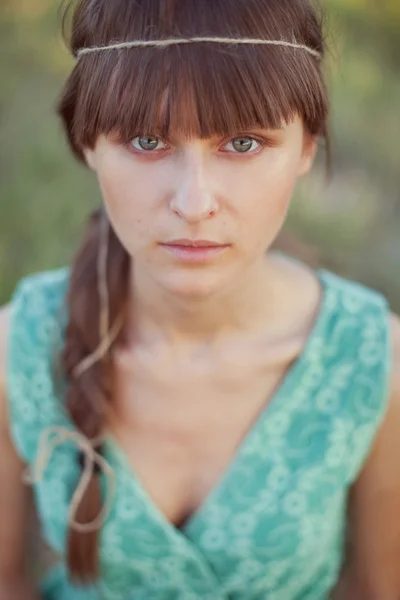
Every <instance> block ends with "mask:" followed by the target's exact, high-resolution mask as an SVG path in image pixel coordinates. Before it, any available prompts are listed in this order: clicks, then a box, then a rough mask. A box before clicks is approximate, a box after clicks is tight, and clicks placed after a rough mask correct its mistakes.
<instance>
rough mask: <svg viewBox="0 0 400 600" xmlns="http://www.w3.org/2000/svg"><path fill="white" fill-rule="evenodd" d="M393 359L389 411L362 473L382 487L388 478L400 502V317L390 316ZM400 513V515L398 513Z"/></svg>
mask: <svg viewBox="0 0 400 600" xmlns="http://www.w3.org/2000/svg"><path fill="white" fill-rule="evenodd" d="M389 339H390V347H389V352H390V361H389V378H388V379H389V381H388V398H387V405H386V411H385V413H384V415H383V419H382V422H381V425H380V428H379V430H378V433H377V436H376V439H375V442H374V445H373V448H372V451H371V454H370V456H369V459H368V461H367V463H366V465H365V468H364V471H363V473H362V475H361V480H362V482H363V484H366V485H367V486H368V487H370V488H373V489H375V490H376V491H378V490H379V486H380V485H381V484H382V482H383V480H384V479H385V478H386V479H387V481H388V482H389V481H390V485H391V486H394V487H395V488H396V489H398V500H399V502H400V477H399V467H398V465H399V463H400V435H399V433H400V317H399V316H397V315H395V314H393V313H391V314H390V316H389ZM399 516H400V514H399Z"/></svg>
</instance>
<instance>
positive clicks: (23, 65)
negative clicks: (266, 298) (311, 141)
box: [0, 0, 400, 312]
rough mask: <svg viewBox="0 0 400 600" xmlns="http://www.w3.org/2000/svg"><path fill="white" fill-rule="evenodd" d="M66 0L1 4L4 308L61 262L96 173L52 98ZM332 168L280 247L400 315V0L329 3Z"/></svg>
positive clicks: (311, 180) (303, 203)
mask: <svg viewBox="0 0 400 600" xmlns="http://www.w3.org/2000/svg"><path fill="white" fill-rule="evenodd" d="M58 5H59V0H0V304H1V303H3V302H6V301H7V300H8V299H9V297H10V294H11V293H12V290H13V288H14V286H15V284H16V282H17V281H18V279H19V278H20V277H21V276H23V275H24V274H26V273H29V272H32V271H40V270H44V269H48V268H53V267H58V266H61V265H64V264H66V263H67V262H68V261H69V260H70V258H71V256H72V254H73V252H74V250H75V248H76V245H77V243H78V240H79V236H80V234H81V231H82V227H83V223H84V221H85V217H86V215H87V214H88V212H89V211H90V210H91V209H92V208H93V207H94V206H96V205H98V204H99V203H100V194H99V191H98V188H97V185H96V182H95V180H94V177H93V176H92V175H91V174H90V173H89V172H88V171H87V170H86V169H84V168H83V167H81V166H79V165H77V164H76V163H75V162H74V161H73V159H72V158H71V156H70V154H69V151H68V149H67V147H66V144H65V141H64V138H63V134H62V131H61V127H60V125H59V123H58V121H57V119H56V117H55V115H54V105H55V102H56V99H57V96H58V94H59V91H60V88H61V86H62V82H63V81H64V79H65V77H66V76H67V74H68V72H69V71H70V69H71V67H72V64H73V63H72V59H71V58H70V57H69V55H68V53H67V51H66V50H65V48H64V46H63V43H62V40H61V36H60V32H59V22H58V18H57V9H58ZM324 5H326V8H327V10H328V15H329V19H328V27H329V33H328V43H329V44H330V47H331V52H330V57H329V60H328V63H327V77H328V84H329V88H330V89H331V98H332V122H331V128H332V146H333V174H332V179H331V180H330V182H329V183H327V181H326V177H325V171H324V156H323V153H322V152H321V153H320V159H319V160H318V162H317V165H316V167H315V169H314V171H313V173H312V174H311V175H310V176H309V177H307V178H306V179H305V180H304V181H303V182H302V183H301V185H300V186H299V188H298V190H297V193H296V195H295V198H294V201H293V206H292V210H291V213H290V216H289V220H288V224H287V227H286V231H287V232H288V234H289V235H290V236H294V240H293V239H292V241H289V242H286V243H285V247H286V248H288V250H289V251H290V252H293V253H294V254H300V255H301V256H304V257H306V258H307V260H308V259H309V260H311V261H313V260H315V259H316V260H317V261H318V262H319V263H320V264H321V265H322V266H324V267H327V268H330V269H332V270H334V271H336V272H338V273H340V274H342V275H344V276H347V277H350V278H352V279H356V280H358V281H361V282H363V283H365V284H367V285H369V286H372V287H374V288H376V289H379V290H380V291H382V292H383V293H384V294H385V295H386V296H387V297H388V298H389V300H390V302H391V304H392V307H393V309H394V310H396V311H398V312H400V241H399V236H400V193H399V189H400V185H399V184H400V181H399V179H400V177H399V171H400V1H399V0H326V2H324Z"/></svg>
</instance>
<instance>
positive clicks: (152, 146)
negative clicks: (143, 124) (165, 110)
mask: <svg viewBox="0 0 400 600" xmlns="http://www.w3.org/2000/svg"><path fill="white" fill-rule="evenodd" d="M132 145H133V147H134V148H136V150H145V151H146V152H149V151H151V150H160V149H162V148H165V145H164V144H163V142H162V141H161V140H160V139H159V138H158V137H156V136H155V135H143V136H140V137H136V138H134V139H133V140H132ZM160 146H161V148H160Z"/></svg>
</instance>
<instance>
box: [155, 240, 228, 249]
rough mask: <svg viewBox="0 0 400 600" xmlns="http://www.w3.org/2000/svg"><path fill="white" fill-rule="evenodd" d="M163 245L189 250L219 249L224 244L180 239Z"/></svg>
mask: <svg viewBox="0 0 400 600" xmlns="http://www.w3.org/2000/svg"><path fill="white" fill-rule="evenodd" d="M163 245H164V246H181V247H187V248H190V247H191V248H219V247H221V246H224V245H226V244H219V243H218V242H214V241H211V240H189V239H182V240H173V241H171V242H166V243H165V244H163Z"/></svg>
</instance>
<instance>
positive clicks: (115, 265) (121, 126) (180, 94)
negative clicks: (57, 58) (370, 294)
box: [58, 0, 328, 582]
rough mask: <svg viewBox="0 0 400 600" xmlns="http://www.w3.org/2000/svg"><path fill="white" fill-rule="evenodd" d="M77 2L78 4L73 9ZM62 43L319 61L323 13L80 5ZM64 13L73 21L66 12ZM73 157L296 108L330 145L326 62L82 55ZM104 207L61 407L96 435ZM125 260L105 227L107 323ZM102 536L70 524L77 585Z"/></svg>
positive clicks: (63, 108) (66, 106)
mask: <svg viewBox="0 0 400 600" xmlns="http://www.w3.org/2000/svg"><path fill="white" fill-rule="evenodd" d="M72 4H74V5H75V4H76V6H75V8H74V11H73V12H72V11H70V9H71V6H72ZM69 16H72V26H71V35H70V38H69V41H68V44H69V47H70V50H71V52H72V53H73V55H75V56H76V54H77V52H78V50H79V49H80V48H83V47H88V46H102V45H107V44H110V43H113V42H116V41H117V42H124V41H132V40H135V39H138V40H147V39H164V38H169V37H176V36H180V37H192V36H204V35H206V36H223V37H227V36H230V37H250V38H263V39H276V40H279V39H283V40H288V41H292V40H293V38H295V40H296V42H298V43H301V44H305V45H307V46H309V47H311V48H313V49H315V50H317V51H318V52H320V54H321V55H322V56H323V55H324V53H325V42H324V37H323V27H322V20H321V16H320V15H319V13H318V11H317V10H316V9H315V7H314V6H313V4H312V0H268V1H265V0H202V1H201V2H199V1H198V0H113V1H112V2H110V1H109V0H77V2H74V3H70V4H69V6H68V7H67V9H66V11H65V20H64V25H65V26H66V24H67V22H69ZM67 17H68V18H67ZM58 112H59V115H60V116H61V119H62V122H63V124H64V127H65V131H66V134H67V139H68V141H69V144H70V146H71V149H72V151H73V153H74V154H75V156H76V157H77V158H78V159H79V160H81V161H84V154H83V148H85V147H87V148H93V147H94V146H95V143H96V139H97V138H98V136H99V135H100V134H109V133H111V132H113V133H117V134H118V135H119V137H120V139H121V142H128V141H129V140H131V139H132V138H134V137H136V136H137V135H146V134H155V133H156V134H158V135H160V136H162V137H163V138H170V137H171V136H172V135H173V134H177V133H184V134H185V135H188V136H190V135H196V136H200V137H209V136H212V135H220V136H229V135H232V136H234V135H235V134H237V133H238V132H241V131H246V130H248V129H249V128H253V127H256V126H259V127H262V128H265V129H269V128H275V127H278V126H280V125H281V124H282V122H289V121H290V120H291V118H293V117H294V116H295V115H296V114H299V115H300V116H301V117H302V119H303V122H304V125H305V127H306V129H307V130H308V131H309V132H310V133H311V134H313V135H315V136H318V137H321V138H322V139H325V140H327V119H328V100H327V92H326V88H325V84H324V78H323V74H322V70H321V61H319V60H318V59H317V58H315V57H313V56H311V55H310V54H308V53H307V52H304V51H302V50H299V49H293V48H283V47H280V46H279V47H274V46H255V45H241V46H238V45H236V46H222V45H221V46H217V45H216V44H207V43H196V44H190V45H184V46H178V45H175V46H169V47H168V48H164V49H162V50H160V49H155V48H140V49H120V50H109V51H105V52H98V53H93V54H88V55H85V56H83V57H82V58H81V59H80V60H79V61H78V62H77V64H76V66H75V68H74V70H73V72H72V74H71V75H70V77H69V79H68V80H67V82H66V85H65V87H64V90H63V92H62V96H61V99H60V102H59V107H58ZM99 237H100V211H97V212H96V213H95V214H94V215H93V217H92V218H91V220H90V223H89V226H88V229H87V232H86V235H85V238H84V240H83V242H82V246H81V248H80V250H79V251H78V253H77V255H76V257H75V260H74V262H73V265H72V272H71V280H70V286H69V294H68V325H67V329H66V337H65V346H64V349H63V352H62V356H61V358H62V364H63V368H64V373H65V375H66V378H67V382H68V388H67V394H66V405H67V409H68V411H69V413H70V415H71V417H72V419H73V421H74V423H75V425H76V426H77V428H78V429H79V430H80V431H81V432H82V433H83V434H84V435H86V436H87V437H89V438H94V437H97V436H98V435H99V434H101V432H102V431H103V429H104V427H105V424H106V411H105V406H106V405H107V403H110V402H111V399H112V361H111V358H110V356H108V357H107V358H106V359H104V360H103V361H101V363H98V364H96V365H94V366H93V367H92V368H91V369H89V370H88V371H87V372H85V373H84V374H83V375H82V376H81V377H79V378H77V379H74V378H73V377H72V372H73V370H74V367H76V365H77V363H78V362H79V361H81V360H82V358H84V357H85V356H86V355H88V354H89V353H90V352H92V351H93V350H94V349H95V348H96V347H97V346H98V344H99V334H98V330H99V327H98V321H99V312H100V306H99V299H98V295H97V281H96V277H97V271H96V264H97V256H98V252H99ZM129 264H130V257H129V256H128V254H127V252H126V250H125V249H124V247H123V246H122V244H121V243H120V241H119V239H118V238H117V237H116V235H115V234H114V232H113V230H112V229H111V227H110V231H109V260H108V287H109V295H110V320H111V322H113V321H114V319H115V318H116V316H117V315H118V313H119V311H120V310H121V307H122V306H123V304H124V302H125V301H126V298H127V294H128V290H127V280H128V270H129ZM100 508H101V494H100V485H99V481H98V476H97V474H96V473H93V475H92V481H91V484H90V486H89V488H88V490H87V492H86V494H85V496H84V498H83V500H82V502H81V505H80V508H79V511H78V512H79V514H78V515H77V518H78V520H80V521H82V522H85V521H87V520H91V519H92V518H94V517H95V516H96V515H97V514H98V512H99V511H100ZM97 551H98V535H97V534H96V533H79V532H77V531H74V530H71V531H70V532H69V537H68V565H69V570H70V574H71V576H72V577H73V578H75V579H78V580H79V581H83V582H85V581H90V580H95V579H96V578H97V576H98V556H97Z"/></svg>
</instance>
